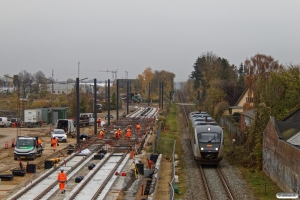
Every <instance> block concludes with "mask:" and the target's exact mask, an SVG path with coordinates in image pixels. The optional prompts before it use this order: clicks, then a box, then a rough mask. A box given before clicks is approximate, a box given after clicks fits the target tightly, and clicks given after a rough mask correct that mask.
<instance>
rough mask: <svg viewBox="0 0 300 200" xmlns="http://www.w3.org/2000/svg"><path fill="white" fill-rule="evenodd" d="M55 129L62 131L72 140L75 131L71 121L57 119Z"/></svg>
mask: <svg viewBox="0 0 300 200" xmlns="http://www.w3.org/2000/svg"><path fill="white" fill-rule="evenodd" d="M54 128H55V129H63V130H64V131H65V133H66V134H67V135H69V136H71V137H72V138H74V137H75V133H76V129H75V125H74V121H73V120H72V119H59V120H57V121H56V123H55V126H54Z"/></svg>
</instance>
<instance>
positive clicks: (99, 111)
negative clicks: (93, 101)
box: [96, 103, 102, 113]
mask: <svg viewBox="0 0 300 200" xmlns="http://www.w3.org/2000/svg"><path fill="white" fill-rule="evenodd" d="M96 107H97V113H102V104H99V103H98V104H97V106H96Z"/></svg>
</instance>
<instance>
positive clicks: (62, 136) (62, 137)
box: [51, 129, 67, 142]
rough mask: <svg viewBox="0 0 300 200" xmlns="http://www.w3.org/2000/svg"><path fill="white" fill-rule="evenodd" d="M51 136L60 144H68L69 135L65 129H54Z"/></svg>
mask: <svg viewBox="0 0 300 200" xmlns="http://www.w3.org/2000/svg"><path fill="white" fill-rule="evenodd" d="M51 136H52V138H53V137H56V138H57V139H58V141H59V142H67V134H66V132H65V131H64V130H63V129H54V130H53V132H51Z"/></svg>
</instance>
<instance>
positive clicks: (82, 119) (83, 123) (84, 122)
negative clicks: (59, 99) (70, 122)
mask: <svg viewBox="0 0 300 200" xmlns="http://www.w3.org/2000/svg"><path fill="white" fill-rule="evenodd" d="M88 125H90V119H89V117H87V116H81V117H79V126H80V127H85V126H88ZM74 126H77V120H76V119H75V120H74Z"/></svg>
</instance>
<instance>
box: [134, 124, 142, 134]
mask: <svg viewBox="0 0 300 200" xmlns="http://www.w3.org/2000/svg"><path fill="white" fill-rule="evenodd" d="M135 128H136V132H137V133H138V132H140V129H141V125H140V124H139V123H136V125H135Z"/></svg>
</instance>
